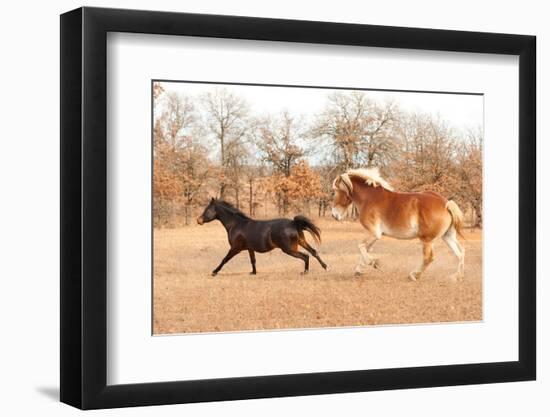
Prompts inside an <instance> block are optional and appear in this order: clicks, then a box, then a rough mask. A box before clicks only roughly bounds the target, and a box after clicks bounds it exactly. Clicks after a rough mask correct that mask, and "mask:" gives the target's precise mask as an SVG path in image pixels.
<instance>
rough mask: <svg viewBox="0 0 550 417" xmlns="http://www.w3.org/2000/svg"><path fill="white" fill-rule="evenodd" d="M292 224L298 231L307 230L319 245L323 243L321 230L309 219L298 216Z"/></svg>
mask: <svg viewBox="0 0 550 417" xmlns="http://www.w3.org/2000/svg"><path fill="white" fill-rule="evenodd" d="M292 222H293V223H294V224H295V225H296V229H298V231H299V232H301V231H302V230H307V231H308V232H309V233H310V234H311V236H313V239H315V242H317V244H319V243H321V230H320V229H319V228H318V227H317V226H315V225H314V224H313V222H312V221H311V220H309V219H308V218H307V217H305V216H296V217H294V220H293V221H292Z"/></svg>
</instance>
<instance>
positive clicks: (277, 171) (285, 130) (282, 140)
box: [256, 112, 304, 214]
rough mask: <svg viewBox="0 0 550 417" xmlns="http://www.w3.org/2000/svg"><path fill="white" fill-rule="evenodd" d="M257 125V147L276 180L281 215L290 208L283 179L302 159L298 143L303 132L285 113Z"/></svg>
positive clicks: (302, 153) (287, 191)
mask: <svg viewBox="0 0 550 417" xmlns="http://www.w3.org/2000/svg"><path fill="white" fill-rule="evenodd" d="M257 124H258V126H259V128H258V129H257V140H256V143H257V147H258V149H259V151H260V153H261V158H262V159H263V161H264V162H266V163H267V164H268V165H270V166H271V167H272V173H273V176H274V178H278V180H277V181H274V184H275V183H277V187H278V189H277V190H274V191H275V195H276V197H277V206H278V208H279V212H281V213H283V214H284V213H286V212H287V211H288V208H289V188H288V182H286V181H284V178H288V177H290V175H291V173H292V168H293V167H294V166H295V165H296V164H297V162H298V161H299V159H300V158H301V157H303V156H304V151H303V149H302V148H301V147H300V146H298V144H297V140H298V139H299V138H300V137H302V135H303V132H302V130H301V129H300V127H299V125H298V123H297V122H296V120H295V119H294V118H293V117H292V116H291V115H290V114H289V113H288V112H283V113H281V114H280V115H279V116H278V117H276V118H273V117H268V118H264V119H262V120H261V121H259V122H258V123H257Z"/></svg>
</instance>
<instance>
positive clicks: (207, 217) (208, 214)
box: [197, 198, 218, 224]
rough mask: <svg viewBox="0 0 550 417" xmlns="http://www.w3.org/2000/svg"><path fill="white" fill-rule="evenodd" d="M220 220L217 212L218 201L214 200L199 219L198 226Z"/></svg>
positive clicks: (211, 200)
mask: <svg viewBox="0 0 550 417" xmlns="http://www.w3.org/2000/svg"><path fill="white" fill-rule="evenodd" d="M217 218H218V212H217V210H216V200H215V199H214V198H212V199H210V202H209V203H208V205H207V206H206V208H205V209H204V211H203V212H202V214H201V215H200V216H199V217H197V223H198V224H204V223H208V222H211V221H212V220H216V219H217Z"/></svg>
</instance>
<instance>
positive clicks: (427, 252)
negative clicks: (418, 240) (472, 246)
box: [409, 240, 434, 281]
mask: <svg viewBox="0 0 550 417" xmlns="http://www.w3.org/2000/svg"><path fill="white" fill-rule="evenodd" d="M432 242H433V241H431V240H430V241H429V242H422V244H423V246H422V254H423V259H422V264H421V265H420V268H418V270H416V271H413V272H411V273H410V274H409V278H410V279H411V280H412V281H416V280H417V279H420V277H421V276H422V274H423V273H424V271H425V270H426V268H427V267H428V265H429V264H431V263H432V262H433V260H434V251H433V246H432Z"/></svg>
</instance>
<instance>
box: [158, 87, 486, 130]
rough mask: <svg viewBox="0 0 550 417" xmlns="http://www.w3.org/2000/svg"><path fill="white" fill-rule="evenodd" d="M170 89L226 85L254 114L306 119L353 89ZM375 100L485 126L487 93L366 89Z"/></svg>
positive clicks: (464, 125)
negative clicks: (336, 95) (333, 97)
mask: <svg viewBox="0 0 550 417" xmlns="http://www.w3.org/2000/svg"><path fill="white" fill-rule="evenodd" d="M162 85H163V86H164V88H165V89H166V91H174V92H177V93H182V94H185V95H191V96H196V95H199V94H202V93H205V92H207V91H210V90H212V89H215V88H225V89H227V90H229V91H231V92H232V93H234V94H236V95H238V96H240V97H243V98H244V99H245V100H246V101H247V102H248V103H249V105H250V109H251V111H252V113H253V114H255V115H258V116H262V115H266V114H279V113H281V112H282V111H284V110H288V111H289V112H290V113H291V114H293V115H302V116H303V117H304V119H305V120H311V118H312V116H314V115H315V114H318V113H320V112H321V111H322V110H323V109H324V107H325V104H326V102H327V96H328V95H330V94H332V93H333V92H335V91H340V92H342V93H345V92H347V91H351V90H333V89H320V88H289V87H264V86H247V85H227V84H225V85H219V84H197V83H183V82H164V83H162ZM365 94H366V95H367V96H368V97H370V98H372V99H373V100H376V101H379V102H385V101H388V100H392V101H394V102H395V103H396V104H398V105H399V107H400V108H401V109H402V110H405V111H408V112H419V113H427V114H431V115H433V116H439V117H440V118H441V119H443V120H445V121H447V122H448V123H449V125H450V126H452V127H454V128H456V129H459V130H466V129H476V128H478V127H482V126H483V96H481V95H467V94H438V93H416V92H387V91H370V90H369V91H365Z"/></svg>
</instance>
